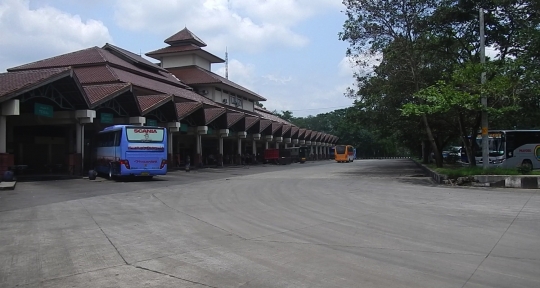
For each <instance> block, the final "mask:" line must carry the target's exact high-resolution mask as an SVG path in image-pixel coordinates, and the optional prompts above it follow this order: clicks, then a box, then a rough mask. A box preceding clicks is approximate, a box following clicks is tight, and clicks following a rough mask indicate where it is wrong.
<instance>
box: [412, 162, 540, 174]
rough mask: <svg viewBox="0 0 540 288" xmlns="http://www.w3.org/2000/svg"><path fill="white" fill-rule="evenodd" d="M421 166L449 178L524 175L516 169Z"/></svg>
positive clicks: (453, 165) (457, 165) (446, 165)
mask: <svg viewBox="0 0 540 288" xmlns="http://www.w3.org/2000/svg"><path fill="white" fill-rule="evenodd" d="M416 161H418V160H416ZM418 162H420V161H418ZM420 163H421V162H420ZM423 165H425V166H427V167H429V168H430V169H431V170H434V171H436V172H437V173H439V174H444V175H446V176H448V177H449V178H457V177H467V176H474V175H524V174H522V173H520V172H519V171H518V169H517V168H514V169H512V168H489V169H486V170H484V168H483V167H467V166H461V165H459V164H444V167H443V168H437V167H436V166H435V164H427V165H426V164H423ZM526 175H540V170H533V171H531V172H529V173H528V174H526Z"/></svg>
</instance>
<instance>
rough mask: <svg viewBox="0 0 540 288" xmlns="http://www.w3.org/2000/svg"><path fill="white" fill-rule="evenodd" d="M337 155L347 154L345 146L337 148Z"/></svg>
mask: <svg viewBox="0 0 540 288" xmlns="http://www.w3.org/2000/svg"><path fill="white" fill-rule="evenodd" d="M336 154H345V146H336Z"/></svg>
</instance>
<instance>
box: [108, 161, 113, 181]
mask: <svg viewBox="0 0 540 288" xmlns="http://www.w3.org/2000/svg"><path fill="white" fill-rule="evenodd" d="M113 178H114V174H113V165H112V164H109V179H111V180H112V179H113Z"/></svg>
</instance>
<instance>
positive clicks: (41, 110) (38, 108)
mask: <svg viewBox="0 0 540 288" xmlns="http://www.w3.org/2000/svg"><path fill="white" fill-rule="evenodd" d="M34 114H35V115H38V116H45V117H51V118H52V117H53V114H54V109H53V106H51V105H46V104H40V103H34Z"/></svg>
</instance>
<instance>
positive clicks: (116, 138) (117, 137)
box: [111, 130, 122, 147]
mask: <svg viewBox="0 0 540 288" xmlns="http://www.w3.org/2000/svg"><path fill="white" fill-rule="evenodd" d="M111 134H112V135H113V137H114V146H115V147H118V146H120V142H121V140H122V138H121V137H122V130H120V131H116V132H114V134H113V133H111Z"/></svg>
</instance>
